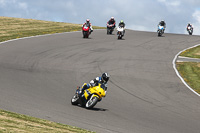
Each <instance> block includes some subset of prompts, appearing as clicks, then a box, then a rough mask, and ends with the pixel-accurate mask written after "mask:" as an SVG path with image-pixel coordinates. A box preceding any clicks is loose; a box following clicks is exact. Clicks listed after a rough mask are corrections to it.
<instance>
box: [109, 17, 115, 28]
mask: <svg viewBox="0 0 200 133" xmlns="http://www.w3.org/2000/svg"><path fill="white" fill-rule="evenodd" d="M110 25H112V27H110ZM107 28H113V29H114V28H115V20H114V19H110V20H109V21H108V22H107Z"/></svg>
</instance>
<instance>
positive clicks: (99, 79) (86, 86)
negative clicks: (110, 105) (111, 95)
mask: <svg viewBox="0 0 200 133" xmlns="http://www.w3.org/2000/svg"><path fill="white" fill-rule="evenodd" d="M99 83H101V84H104V85H105V88H104V90H105V95H106V92H107V86H108V85H107V81H104V80H102V77H96V78H95V79H93V80H91V81H90V83H84V84H83V85H82V88H81V91H80V95H82V94H83V93H84V90H86V89H89V88H90V87H91V86H97V85H98V84H99Z"/></svg>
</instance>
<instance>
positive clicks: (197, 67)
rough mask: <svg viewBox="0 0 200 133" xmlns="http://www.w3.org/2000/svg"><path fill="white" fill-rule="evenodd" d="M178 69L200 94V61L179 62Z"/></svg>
mask: <svg viewBox="0 0 200 133" xmlns="http://www.w3.org/2000/svg"><path fill="white" fill-rule="evenodd" d="M177 70H178V71H179V73H180V74H181V76H182V77H183V79H184V80H185V81H186V82H187V84H188V85H189V86H190V87H191V88H193V89H194V90H195V91H196V92H197V93H199V94H200V63H195V62H179V63H177Z"/></svg>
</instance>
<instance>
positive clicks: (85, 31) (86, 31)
mask: <svg viewBox="0 0 200 133" xmlns="http://www.w3.org/2000/svg"><path fill="white" fill-rule="evenodd" d="M82 31H83V38H88V37H89V35H90V27H89V26H87V25H84V26H83V27H82Z"/></svg>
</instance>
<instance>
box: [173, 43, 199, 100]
mask: <svg viewBox="0 0 200 133" xmlns="http://www.w3.org/2000/svg"><path fill="white" fill-rule="evenodd" d="M197 46H200V44H197V45H194V46H192V47H189V48H186V49H184V50H182V51H180V52H179V53H178V54H177V55H176V56H175V57H174V59H173V62H172V64H173V68H174V70H175V72H176V75H177V76H178V77H179V78H180V79H181V81H182V82H183V84H185V86H186V87H187V88H189V89H190V90H191V91H192V92H193V93H194V94H196V95H197V96H199V97H200V94H199V93H197V92H196V91H194V89H192V88H191V87H190V86H189V85H188V84H187V83H186V82H185V81H184V79H183V77H181V75H180V73H179V72H178V70H177V69H176V60H177V57H178V55H179V54H180V53H182V52H183V51H185V50H188V49H191V48H195V47H197Z"/></svg>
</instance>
